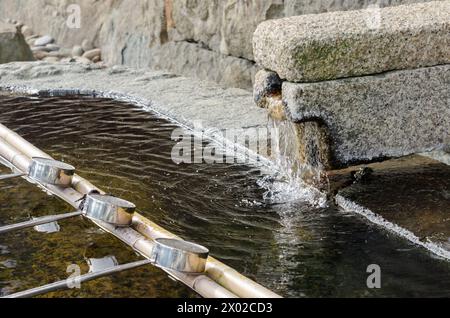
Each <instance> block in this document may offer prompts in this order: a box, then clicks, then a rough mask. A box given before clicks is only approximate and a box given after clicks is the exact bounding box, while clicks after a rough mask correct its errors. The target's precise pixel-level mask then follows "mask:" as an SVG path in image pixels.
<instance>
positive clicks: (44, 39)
mask: <svg viewBox="0 0 450 318" xmlns="http://www.w3.org/2000/svg"><path fill="white" fill-rule="evenodd" d="M54 41H55V40H54V39H53V38H52V37H51V36H50V35H44V36H42V37H40V38H38V39H36V41H34V45H35V46H45V45H47V44H50V43H53V42H54Z"/></svg>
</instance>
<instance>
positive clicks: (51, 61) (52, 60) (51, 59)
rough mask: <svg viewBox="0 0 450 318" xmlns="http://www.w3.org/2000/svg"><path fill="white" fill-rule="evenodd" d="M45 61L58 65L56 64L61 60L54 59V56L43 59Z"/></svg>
mask: <svg viewBox="0 0 450 318" xmlns="http://www.w3.org/2000/svg"><path fill="white" fill-rule="evenodd" d="M43 61H45V62H50V63H56V62H59V58H57V57H54V56H47V57H45V58H44V59H43Z"/></svg>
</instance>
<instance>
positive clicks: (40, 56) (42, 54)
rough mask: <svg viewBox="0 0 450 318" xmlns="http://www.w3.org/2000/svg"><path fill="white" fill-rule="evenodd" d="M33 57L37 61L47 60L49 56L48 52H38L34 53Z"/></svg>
mask: <svg viewBox="0 0 450 318" xmlns="http://www.w3.org/2000/svg"><path fill="white" fill-rule="evenodd" d="M33 55H34V58H35V59H36V60H42V59H44V58H46V57H47V56H48V52H45V51H36V52H34V53H33Z"/></svg>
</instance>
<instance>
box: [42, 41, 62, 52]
mask: <svg viewBox="0 0 450 318" xmlns="http://www.w3.org/2000/svg"><path fill="white" fill-rule="evenodd" d="M45 48H46V49H47V50H48V51H49V52H53V51H59V49H60V47H59V46H58V45H56V44H53V43H50V44H47V45H46V46H45Z"/></svg>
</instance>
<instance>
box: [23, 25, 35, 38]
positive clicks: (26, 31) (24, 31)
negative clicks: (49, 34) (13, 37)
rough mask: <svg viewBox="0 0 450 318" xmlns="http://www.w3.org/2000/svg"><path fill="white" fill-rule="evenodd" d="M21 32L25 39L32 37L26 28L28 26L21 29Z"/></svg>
mask: <svg viewBox="0 0 450 318" xmlns="http://www.w3.org/2000/svg"><path fill="white" fill-rule="evenodd" d="M21 32H22V34H23V36H24V37H25V38H27V37H29V36H32V35H33V33H34V32H33V30H32V29H31V28H30V27H29V26H28V25H24V26H23V27H22V28H21Z"/></svg>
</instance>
